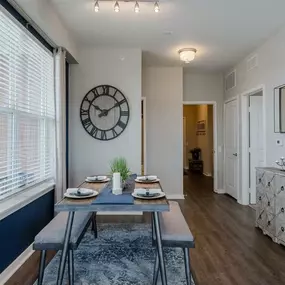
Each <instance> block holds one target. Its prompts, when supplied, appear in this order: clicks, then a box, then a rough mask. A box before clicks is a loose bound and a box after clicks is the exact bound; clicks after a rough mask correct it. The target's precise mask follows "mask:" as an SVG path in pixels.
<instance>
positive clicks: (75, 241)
mask: <svg viewBox="0 0 285 285" xmlns="http://www.w3.org/2000/svg"><path fill="white" fill-rule="evenodd" d="M67 218H68V212H60V213H59V214H58V215H57V216H56V217H55V218H54V219H53V220H52V221H51V222H50V223H49V224H48V225H47V226H46V227H45V228H44V229H43V230H42V231H40V233H39V234H38V235H37V236H36V237H35V241H34V244H33V248H34V250H40V251H41V257H40V265H39V277H38V285H42V284H43V278H44V270H45V260H46V251H47V250H62V249H63V242H64V234H65V225H66V223H67ZM90 222H92V229H93V230H94V235H95V237H96V236H97V227H96V214H95V215H94V214H93V213H86V212H77V213H75V215H74V219H73V226H72V231H71V236H70V243H69V254H68V277H69V284H70V285H72V284H74V261H73V251H74V250H75V249H77V247H78V245H79V244H80V241H81V240H82V238H83V236H84V234H85V232H86V230H87V228H88V227H89V225H90Z"/></svg>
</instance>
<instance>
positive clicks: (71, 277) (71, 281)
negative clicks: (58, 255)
mask: <svg viewBox="0 0 285 285" xmlns="http://www.w3.org/2000/svg"><path fill="white" fill-rule="evenodd" d="M68 281H69V285H74V252H73V249H70V250H69V251H68Z"/></svg>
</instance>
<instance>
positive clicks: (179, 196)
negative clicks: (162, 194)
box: [166, 194, 184, 200]
mask: <svg viewBox="0 0 285 285" xmlns="http://www.w3.org/2000/svg"><path fill="white" fill-rule="evenodd" d="M166 197H167V199H171V200H184V195H183V194H169V195H168V194H167V195H166Z"/></svg>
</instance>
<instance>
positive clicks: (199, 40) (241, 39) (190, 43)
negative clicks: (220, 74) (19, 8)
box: [51, 0, 285, 71]
mask: <svg viewBox="0 0 285 285" xmlns="http://www.w3.org/2000/svg"><path fill="white" fill-rule="evenodd" d="M51 1H52V3H53V5H54V7H55V9H56V10H57V12H58V14H59V16H60V18H61V19H62V21H63V23H64V24H65V26H66V27H67V28H68V29H69V30H70V31H71V33H72V34H73V36H74V37H75V39H76V41H77V43H78V46H80V45H88V46H94V47H98V46H100V47H102V46H103V47H104V46H108V47H127V48H133V47H134V48H141V49H142V50H143V62H144V64H146V65H164V66H173V65H180V64H181V63H180V62H179V57H178V54H177V51H178V50H179V49H180V48H183V47H194V48H196V49H197V50H198V53H197V57H196V59H195V61H194V62H192V63H190V64H189V65H187V67H189V69H194V70H196V69H197V70H210V71H212V70H219V71H222V70H225V69H226V68H229V67H231V66H232V65H234V64H235V63H236V62H237V61H239V60H240V59H242V58H243V57H245V56H246V55H248V54H249V53H250V52H252V51H253V50H254V49H255V48H256V47H257V46H259V45H260V44H261V43H263V42H264V41H265V40H266V39H267V38H268V37H270V36H271V35H272V34H274V33H276V31H277V29H279V28H280V27H281V26H282V25H283V23H284V22H285V18H284V10H285V1H284V0H235V1H234V0H161V1H160V7H161V11H160V13H154V12H153V3H141V4H140V7H141V12H140V13H139V14H135V13H134V12H133V6H134V4H133V3H124V2H122V3H120V6H121V11H120V12H119V13H115V12H114V11H113V5H114V4H113V2H101V3H100V2H99V3H100V8H101V10H100V12H99V13H95V12H94V10H93V5H94V2H93V1H92V0H51Z"/></svg>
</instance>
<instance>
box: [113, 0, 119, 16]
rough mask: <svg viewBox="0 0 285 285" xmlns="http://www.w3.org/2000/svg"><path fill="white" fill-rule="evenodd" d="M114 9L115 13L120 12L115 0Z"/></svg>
mask: <svg viewBox="0 0 285 285" xmlns="http://www.w3.org/2000/svg"><path fill="white" fill-rule="evenodd" d="M114 11H115V12H117V13H118V12H120V5H119V3H118V1H116V3H115V6H114Z"/></svg>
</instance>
